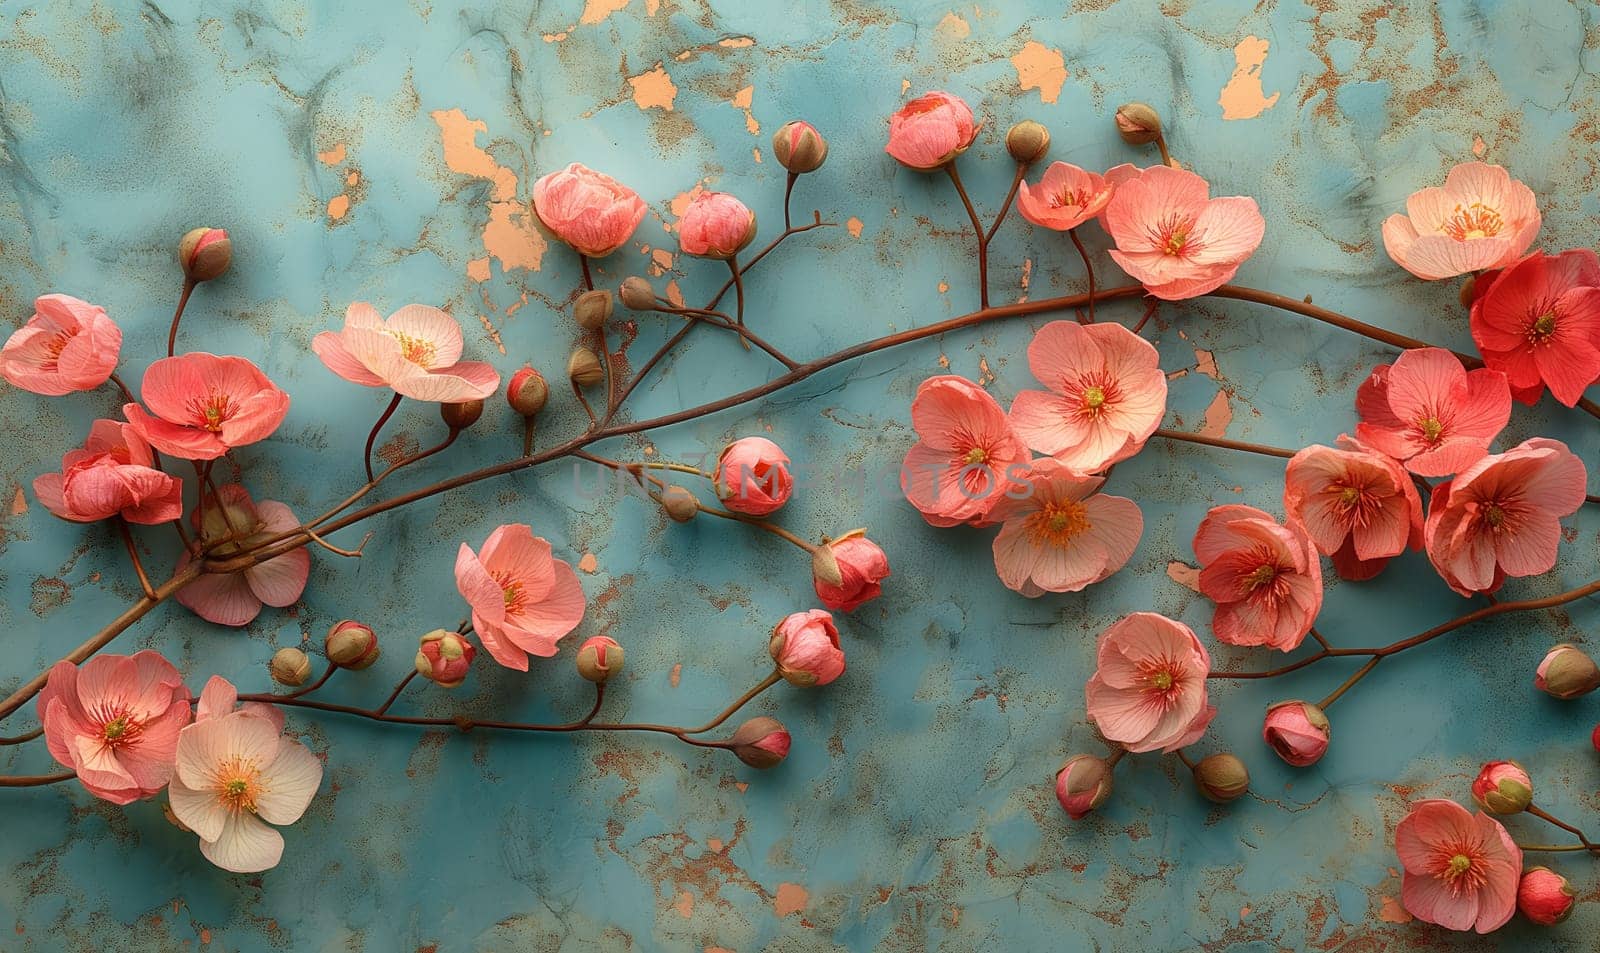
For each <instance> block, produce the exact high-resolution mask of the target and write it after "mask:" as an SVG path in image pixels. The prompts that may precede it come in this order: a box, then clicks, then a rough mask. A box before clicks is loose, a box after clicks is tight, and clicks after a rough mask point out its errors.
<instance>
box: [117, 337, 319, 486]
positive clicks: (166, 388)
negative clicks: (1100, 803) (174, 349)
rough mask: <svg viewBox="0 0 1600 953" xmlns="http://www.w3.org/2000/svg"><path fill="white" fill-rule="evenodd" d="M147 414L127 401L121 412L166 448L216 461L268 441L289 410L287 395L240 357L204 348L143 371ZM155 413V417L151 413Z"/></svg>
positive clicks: (144, 434)
mask: <svg viewBox="0 0 1600 953" xmlns="http://www.w3.org/2000/svg"><path fill="white" fill-rule="evenodd" d="M144 402H145V403H146V404H148V405H150V413H146V412H145V409H144V408H143V407H140V406H139V405H138V404H123V405H122V415H123V416H124V417H126V418H128V424H129V425H130V426H132V427H133V429H134V430H135V431H137V432H138V434H139V436H141V437H143V438H144V439H145V440H147V441H149V442H150V445H151V446H153V447H155V448H156V449H157V450H159V451H161V452H162V453H167V454H171V455H172V456H175V457H182V458H184V459H185V460H215V459H216V458H217V457H220V456H222V455H223V454H224V453H227V452H228V451H229V450H232V449H234V448H236V447H242V446H245V445H246V444H252V443H255V442H256V441H258V440H265V439H266V438H267V437H269V436H271V435H272V432H273V431H274V430H277V429H278V425H279V424H281V423H283V418H284V416H285V415H287V414H288V413H289V395H288V394H285V393H284V392H283V391H281V390H279V389H278V387H277V385H275V384H273V383H272V381H270V380H268V379H267V375H265V374H263V373H261V369H260V368H258V367H256V366H255V365H254V364H252V363H251V362H250V361H247V360H245V359H244V358H242V357H218V356H217V355H215V354H207V353H206V352H204V351H196V352H194V353H191V354H180V355H178V356H177V357H167V358H162V359H161V360H159V361H156V362H155V363H154V364H151V365H150V368H149V370H147V371H145V372H144ZM151 414H154V416H151Z"/></svg>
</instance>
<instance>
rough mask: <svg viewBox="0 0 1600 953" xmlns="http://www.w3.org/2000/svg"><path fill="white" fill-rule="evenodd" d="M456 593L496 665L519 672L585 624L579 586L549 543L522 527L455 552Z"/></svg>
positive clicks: (553, 650)
mask: <svg viewBox="0 0 1600 953" xmlns="http://www.w3.org/2000/svg"><path fill="white" fill-rule="evenodd" d="M456 588H457V589H458V590H460V592H461V596H462V598H464V599H466V600H467V603H468V604H469V605H471V606H472V628H473V630H474V631H475V632H477V633H478V638H479V639H480V640H482V642H483V647H484V648H485V649H488V651H489V654H490V655H491V656H493V657H494V660H495V661H496V662H499V663H500V664H501V665H504V666H505V667H506V668H514V669H516V670H517V671H519V672H526V671H527V670H528V656H529V655H538V656H541V657H546V658H547V657H549V656H551V655H554V654H556V643H557V642H559V641H560V640H561V638H562V636H564V635H566V634H567V633H568V632H571V631H572V630H573V629H575V628H577V627H578V623H579V622H581V621H583V610H584V600H583V586H582V585H580V584H579V583H578V574H577V573H575V572H573V571H572V567H571V566H570V565H568V564H567V563H566V562H564V561H562V560H560V559H556V558H554V557H553V556H552V555H551V550H550V543H549V542H547V541H546V540H545V539H544V538H543V537H540V536H535V535H533V529H532V528H531V527H529V526H527V525H525V524H523V523H508V524H506V525H505V526H501V527H498V528H497V529H495V531H494V532H492V533H490V534H489V538H488V539H486V540H484V543H483V548H482V549H480V550H478V551H477V552H476V553H474V552H473V551H472V548H471V547H470V546H468V545H467V544H466V543H462V544H461V549H460V551H459V552H457V553H456Z"/></svg>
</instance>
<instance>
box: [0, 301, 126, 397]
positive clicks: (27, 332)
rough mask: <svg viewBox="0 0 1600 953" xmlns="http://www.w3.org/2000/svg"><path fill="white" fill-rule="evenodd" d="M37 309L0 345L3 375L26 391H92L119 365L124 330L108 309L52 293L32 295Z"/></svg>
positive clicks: (49, 394)
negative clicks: (108, 314) (37, 296)
mask: <svg viewBox="0 0 1600 953" xmlns="http://www.w3.org/2000/svg"><path fill="white" fill-rule="evenodd" d="M33 312H34V313H33V317H31V318H29V319H28V323H27V324H24V325H23V326H22V327H21V328H18V329H17V331H16V332H15V333H14V334H12V335H11V337H10V338H9V339H7V341H6V343H5V347H3V348H0V376H3V377H4V378H5V379H6V380H8V381H10V382H11V383H12V384H14V385H15V386H17V387H20V388H22V389H23V390H30V391H33V392H34V393H35V394H43V395H45V396H46V397H60V396H61V395H62V394H70V393H72V392H73V391H77V390H93V389H95V388H96V387H99V386H100V385H101V384H104V383H105V382H106V379H107V378H109V377H110V376H111V372H112V371H114V370H116V368H117V356H118V355H119V354H120V353H121V351H122V329H121V328H119V327H117V323H116V322H115V321H113V320H111V319H110V318H109V317H107V316H106V309H105V308H102V307H100V306H99V305H96V304H90V303H89V302H87V301H79V300H78V299H77V298H74V297H72V296H71V295H62V294H50V295H43V296H41V297H39V298H35V299H34V302H33Z"/></svg>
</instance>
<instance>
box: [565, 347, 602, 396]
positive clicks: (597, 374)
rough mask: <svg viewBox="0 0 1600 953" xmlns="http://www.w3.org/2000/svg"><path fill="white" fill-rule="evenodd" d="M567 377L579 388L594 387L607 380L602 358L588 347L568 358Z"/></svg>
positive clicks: (578, 350) (581, 348)
mask: <svg viewBox="0 0 1600 953" xmlns="http://www.w3.org/2000/svg"><path fill="white" fill-rule="evenodd" d="M567 377H568V378H570V379H571V381H572V382H573V383H574V384H577V385H578V386H579V387H593V386H595V385H596V384H598V383H600V382H601V381H603V380H605V379H606V372H605V369H604V368H602V367H601V366H600V358H599V356H598V355H596V354H595V353H594V352H593V351H591V350H589V349H588V348H586V347H580V348H578V349H577V350H576V351H573V352H572V356H571V357H569V358H567Z"/></svg>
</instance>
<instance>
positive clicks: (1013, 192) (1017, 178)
mask: <svg viewBox="0 0 1600 953" xmlns="http://www.w3.org/2000/svg"><path fill="white" fill-rule="evenodd" d="M1027 173H1028V166H1027V164H1026V163H1022V162H1018V163H1017V173H1016V174H1015V175H1013V176H1012V177H1011V189H1010V190H1009V191H1007V192H1006V200H1005V201H1004V202H1001V203H1000V214H999V215H996V216H995V217H994V223H993V224H991V225H990V226H989V230H988V231H987V232H984V234H983V243H984V245H986V246H987V245H988V244H989V243H990V242H992V241H994V233H995V232H998V231H999V230H1000V223H1001V222H1004V221H1005V220H1006V213H1007V212H1010V211H1011V200H1012V199H1014V198H1016V197H1017V190H1018V189H1020V188H1022V177H1023V176H1024V175H1026V174H1027ZM1089 291H1090V292H1091V293H1093V292H1094V288H1093V287H1091V288H1090V289H1089ZM1089 306H1090V307H1091V308H1092V307H1094V302H1092V301H1091V302H1090V303H1089Z"/></svg>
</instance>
